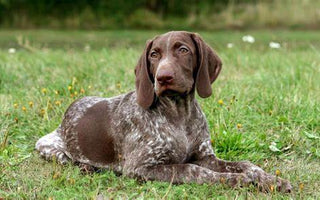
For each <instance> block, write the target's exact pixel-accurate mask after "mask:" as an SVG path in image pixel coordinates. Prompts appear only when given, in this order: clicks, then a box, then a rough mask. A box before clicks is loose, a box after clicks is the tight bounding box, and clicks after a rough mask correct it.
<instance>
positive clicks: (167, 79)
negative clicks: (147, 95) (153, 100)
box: [156, 71, 173, 85]
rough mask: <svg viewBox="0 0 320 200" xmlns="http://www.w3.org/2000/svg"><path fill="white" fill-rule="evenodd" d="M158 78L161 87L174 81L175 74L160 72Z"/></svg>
mask: <svg viewBox="0 0 320 200" xmlns="http://www.w3.org/2000/svg"><path fill="white" fill-rule="evenodd" d="M156 78H157V81H158V83H159V84H160V85H168V84H171V83H172V81H173V73H172V72H170V71H159V72H158V74H157V77H156Z"/></svg>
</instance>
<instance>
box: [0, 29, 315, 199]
mask: <svg viewBox="0 0 320 200" xmlns="http://www.w3.org/2000/svg"><path fill="white" fill-rule="evenodd" d="M159 33H161V32H160V31H152V32H144V31H110V32H103V31H96V32H94V31H46V30H40V31H9V30H8V31H6V30H2V31H0V199H1V198H8V199H50V198H51V199H95V198H96V197H97V196H98V195H100V197H102V196H104V197H108V198H116V199H119V198H134V199H137V198H146V199H147V198H155V199H161V198H164V199H189V198H191V199H208V198H214V199H216V198H219V199H234V198H240V199H245V198H249V199H261V198H265V199H271V198H278V199H290V198H294V199H299V198H310V199H317V198H320V190H319V188H320V170H319V169H320V162H319V161H320V32H319V31H318V32H317V31H314V32H288V31H247V32H232V31H225V32H223V31H222V32H201V33H200V34H201V35H203V37H204V39H205V40H206V41H207V42H208V43H209V44H210V45H211V46H212V47H213V48H215V49H216V50H217V52H218V54H219V55H220V57H221V58H222V60H223V63H224V65H223V70H222V73H221V74H220V76H219V78H218V80H217V81H216V82H215V83H214V84H213V96H211V97H210V98H208V99H199V98H198V99H199V102H200V104H201V106H202V108H203V110H204V112H205V114H206V116H207V120H208V122H209V126H210V131H211V135H212V140H213V146H214V148H215V151H216V154H217V155H218V156H219V157H220V158H223V159H228V160H234V161H235V160H250V161H252V162H254V163H256V164H258V165H260V166H261V167H262V168H264V169H265V170H266V171H268V172H270V173H275V170H277V169H278V170H280V171H281V177H283V178H285V179H289V180H290V181H291V182H292V184H293V186H294V191H293V193H291V194H281V193H278V192H273V193H267V194H266V193H261V192H259V191H257V190H256V188H253V187H251V188H238V189H231V188H228V187H224V186H223V185H196V184H184V185H170V184H169V183H163V182H146V183H141V182H138V181H136V180H134V179H129V178H126V177H122V176H120V177H118V176H116V175H115V174H113V173H112V172H109V171H103V172H101V173H95V174H92V175H84V174H81V172H80V171H79V169H78V168H77V167H75V166H72V165H67V166H60V165H58V164H55V163H53V162H47V161H44V160H43V159H41V158H40V157H39V155H38V154H37V152H35V151H34V144H35V142H36V141H37V139H38V138H40V137H41V136H43V135H45V134H47V133H48V132H50V131H52V130H54V129H55V128H56V127H57V126H58V125H59V123H60V122H61V119H62V116H63V113H64V111H65V110H66V108H67V107H68V105H69V104H70V103H71V102H72V101H74V100H75V99H76V98H79V97H81V96H86V95H94V96H105V97H111V96H114V95H118V94H121V93H125V92H128V91H131V90H134V73H133V69H134V66H135V64H136V62H137V60H138V57H139V56H140V53H141V52H142V50H143V47H144V44H145V41H146V40H147V39H149V38H152V37H153V36H154V35H156V34H159ZM246 34H250V35H252V36H254V37H255V39H256V41H255V43H253V44H249V43H245V42H243V41H242V39H241V38H242V36H244V35H246ZM270 41H274V42H280V43H281V48H280V49H271V48H270V47H269V42H270ZM228 43H233V44H234V47H233V48H227V44H228ZM12 47H13V48H16V53H9V52H8V49H9V48H12Z"/></svg>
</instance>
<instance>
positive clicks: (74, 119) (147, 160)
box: [36, 31, 292, 192]
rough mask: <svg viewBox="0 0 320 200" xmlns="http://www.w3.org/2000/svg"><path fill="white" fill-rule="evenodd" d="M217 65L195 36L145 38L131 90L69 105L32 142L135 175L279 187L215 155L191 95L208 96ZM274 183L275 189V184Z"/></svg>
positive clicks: (286, 186) (45, 150) (46, 153)
mask: <svg viewBox="0 0 320 200" xmlns="http://www.w3.org/2000/svg"><path fill="white" fill-rule="evenodd" d="M221 67H222V62H221V59H220V58H219V57H218V55H217V54H216V52H215V51H214V50H213V49H212V48H211V47H210V46H209V45H208V44H206V43H205V42H204V41H203V39H202V38H201V37H200V36H199V35H198V34H195V33H190V32H185V31H172V32H168V33H165V34H163V35H160V36H156V37H155V38H154V39H152V40H149V41H147V43H146V46H145V49H144V52H143V53H142V55H141V57H140V59H139V61H138V64H137V65H136V68H135V75H136V81H135V87H136V90H135V91H132V92H129V93H127V94H123V95H120V96H116V97H112V98H101V97H84V98H81V99H79V100H77V101H75V102H73V103H72V104H71V105H70V106H69V108H68V109H67V111H66V112H65V114H64V118H63V120H62V123H61V125H59V127H58V128H57V129H56V130H55V131H53V132H52V133H50V134H48V135H45V136H43V137H42V138H40V139H39V140H38V141H37V143H36V149H37V150H38V151H39V152H40V154H41V156H43V157H44V158H46V159H48V160H50V159H53V158H55V159H56V160H57V161H58V162H60V163H62V164H63V163H67V162H69V161H71V162H73V163H78V164H79V165H80V166H82V167H83V168H84V169H90V168H103V169H109V170H113V171H114V172H115V173H117V174H123V175H125V176H128V177H132V178H136V179H139V180H158V181H167V182H173V183H177V184H179V183H191V182H194V183H198V184H203V183H209V184H211V183H212V184H216V183H221V182H223V183H225V184H227V185H230V186H232V187H235V186H245V185H249V184H252V183H253V184H256V185H258V186H259V188H261V189H262V190H270V187H275V188H276V189H278V190H280V191H284V192H290V191H291V190H292V186H291V184H290V183H289V182H288V181H286V180H283V179H281V178H279V177H275V176H273V175H270V174H268V173H266V172H265V171H263V170H262V169H261V168H260V167H258V166H256V165H254V164H252V163H250V162H247V161H241V162H230V161H224V160H221V159H218V158H217V157H216V156H215V154H214V151H213V148H212V145H211V142H210V141H211V138H210V134H209V130H208V125H207V120H206V118H205V115H204V113H203V112H202V110H201V108H200V106H199V104H198V103H197V100H196V99H195V93H196V91H197V93H198V95H199V96H200V97H202V98H207V97H209V96H211V94H212V88H211V84H212V83H213V82H214V81H215V80H216V79H217V77H218V75H219V73H220V71H221ZM273 185H274V186H273Z"/></svg>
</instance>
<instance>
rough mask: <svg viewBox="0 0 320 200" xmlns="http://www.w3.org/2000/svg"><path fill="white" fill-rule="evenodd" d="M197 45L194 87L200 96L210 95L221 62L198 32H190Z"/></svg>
mask: <svg viewBox="0 0 320 200" xmlns="http://www.w3.org/2000/svg"><path fill="white" fill-rule="evenodd" d="M191 37H192V39H193V40H194V42H195V44H196V47H197V53H198V55H197V57H198V62H197V64H198V71H197V75H196V89H197V92H198V94H199V96H200V97H202V98H207V97H209V96H211V94H212V89H211V84H212V83H213V82H214V81H215V80H216V78H217V77H218V75H219V73H220V71H221V67H222V62H221V59H220V58H219V57H218V55H217V54H216V53H215V52H214V51H213V50H212V49H211V47H210V46H208V45H207V44H206V43H205V42H204V41H203V40H202V38H201V37H200V36H199V35H198V34H195V33H193V34H191Z"/></svg>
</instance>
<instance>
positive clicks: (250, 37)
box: [242, 35, 255, 43]
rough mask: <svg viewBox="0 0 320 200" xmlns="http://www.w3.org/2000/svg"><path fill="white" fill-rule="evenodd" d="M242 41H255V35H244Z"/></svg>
mask: <svg viewBox="0 0 320 200" xmlns="http://www.w3.org/2000/svg"><path fill="white" fill-rule="evenodd" d="M242 41H244V42H249V43H254V41H255V40H254V37H253V36H251V35H245V36H243V37H242Z"/></svg>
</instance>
